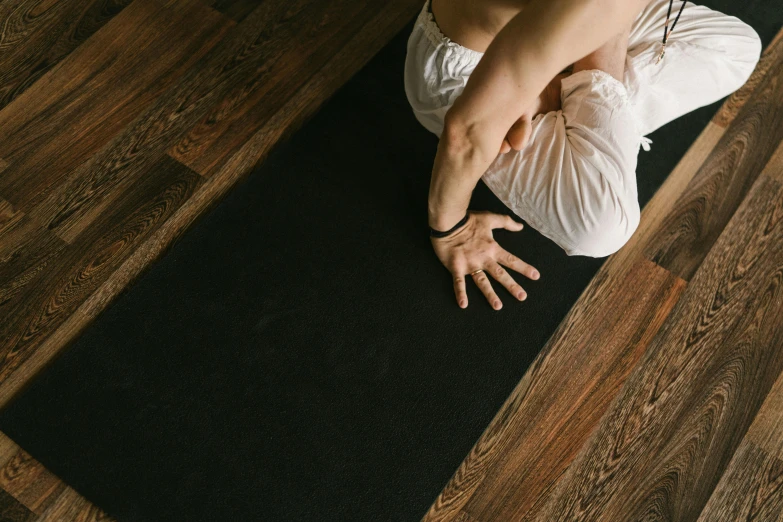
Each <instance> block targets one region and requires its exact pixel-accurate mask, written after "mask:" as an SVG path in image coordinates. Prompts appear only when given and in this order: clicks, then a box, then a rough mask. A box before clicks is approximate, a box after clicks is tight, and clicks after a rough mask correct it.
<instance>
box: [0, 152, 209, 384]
mask: <svg viewBox="0 0 783 522" xmlns="http://www.w3.org/2000/svg"><path fill="white" fill-rule="evenodd" d="M200 183H201V177H200V176H198V175H197V174H195V173H194V172H192V171H190V170H188V169H187V168H186V167H184V166H182V165H181V164H179V163H177V162H175V161H173V160H172V159H170V158H169V157H168V156H165V155H164V156H162V157H161V158H160V159H159V160H158V162H156V163H155V164H153V165H152V166H151V167H150V168H148V169H147V172H146V175H145V176H144V177H143V178H142V179H140V180H139V182H138V183H137V185H136V186H135V190H134V191H133V192H132V193H131V194H128V195H127V197H126V198H124V199H123V200H122V201H121V202H120V204H119V205H116V206H115V207H114V208H112V209H111V212H107V213H106V214H104V215H103V216H101V218H100V220H99V222H97V224H96V226H95V227H93V228H91V229H90V230H88V231H87V233H85V234H82V235H80V236H79V238H78V241H76V242H75V243H74V244H73V245H69V247H68V248H67V249H64V250H63V251H62V252H61V253H60V255H59V256H58V259H57V263H51V264H49V265H47V267H46V268H45V269H44V271H43V272H42V274H41V275H39V276H38V277H37V278H36V279H35V280H34V281H32V282H31V283H30V284H28V285H27V286H26V287H25V288H24V289H23V291H22V292H20V293H19V294H18V295H16V296H14V297H13V298H11V299H10V300H9V301H7V302H6V303H4V304H3V305H2V313H3V314H4V315H5V317H6V318H7V320H5V321H2V322H0V339H2V340H3V343H2V346H0V380H6V379H7V377H8V376H9V375H10V374H11V373H12V372H13V371H14V369H15V368H16V367H17V366H18V365H19V364H21V363H22V362H23V361H24V360H25V359H27V358H28V357H29V356H30V355H31V354H32V353H33V352H34V351H35V349H36V348H37V347H38V346H39V345H40V344H41V342H42V340H44V339H46V338H47V337H48V336H49V335H51V333H52V332H53V331H55V330H56V329H57V328H58V327H59V326H60V325H61V324H62V322H63V321H65V319H66V318H67V317H68V316H70V314H72V313H73V311H74V310H75V309H76V308H78V306H79V305H81V304H82V302H83V301H84V300H85V299H86V298H87V297H88V296H89V295H90V294H91V293H92V292H94V291H95V289H96V288H98V287H99V286H100V285H101V284H102V283H103V282H104V281H105V280H106V279H107V278H108V277H109V276H110V275H111V274H112V272H114V270H116V269H117V267H119V266H120V265H121V264H122V262H123V261H125V259H127V257H128V256H129V255H130V254H131V253H132V252H133V251H134V250H135V248H136V247H137V246H138V245H139V244H140V243H142V242H143V241H144V240H145V239H146V238H147V237H149V235H151V234H152V233H154V232H155V230H156V229H157V228H158V227H160V225H161V224H162V223H164V222H165V221H166V219H167V218H169V217H170V216H171V214H172V213H173V212H174V211H176V209H177V208H179V207H180V206H181V205H182V204H183V202H185V201H187V200H188V198H190V197H191V195H192V194H193V192H194V191H195V190H196V189H197V187H198V186H199V184H200Z"/></svg>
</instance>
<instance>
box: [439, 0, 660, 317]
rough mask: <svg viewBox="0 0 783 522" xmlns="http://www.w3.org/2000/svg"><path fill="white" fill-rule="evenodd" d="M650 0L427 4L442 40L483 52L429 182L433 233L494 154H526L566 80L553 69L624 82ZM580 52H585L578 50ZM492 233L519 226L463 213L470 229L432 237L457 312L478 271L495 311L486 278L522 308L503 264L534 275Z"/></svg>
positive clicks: (461, 208) (453, 112)
mask: <svg viewBox="0 0 783 522" xmlns="http://www.w3.org/2000/svg"><path fill="white" fill-rule="evenodd" d="M648 1H649V0H519V1H513V0H510V1H505V2H504V1H503V0H497V1H487V2H485V1H480V2H479V1H478V0H448V1H446V0H433V3H432V11H433V14H434V16H435V19H436V20H437V23H438V25H439V27H440V28H441V31H442V32H443V34H445V35H446V36H448V37H449V38H450V39H451V40H452V41H454V42H456V43H458V44H460V45H463V46H464V47H467V48H469V49H473V50H475V51H479V52H483V53H485V54H484V56H483V57H482V60H481V61H480V62H479V64H478V65H477V66H476V68H475V70H474V72H473V73H472V75H471V77H470V79H469V81H468V83H467V85H466V87H465V90H464V91H463V93H462V95H461V96H460V97H459V98H457V101H456V102H455V103H454V106H453V107H452V108H451V109H450V110H449V112H448V114H447V115H446V122H445V128H444V132H443V135H442V136H441V140H440V142H439V145H438V152H437V154H436V157H435V165H434V167H433V173H432V179H431V182H430V194H429V224H430V226H431V227H433V228H435V229H438V230H447V229H450V228H451V227H452V226H454V224H455V223H457V222H458V221H459V220H460V219H461V218H462V217H463V216H464V215H465V213H466V209H467V206H468V203H469V201H470V196H471V194H472V192H473V189H474V188H475V186H476V183H478V180H479V179H480V178H481V176H482V174H483V173H484V172H485V171H486V169H487V168H488V167H489V165H490V164H491V163H492V161H494V159H495V158H496V157H497V154H498V151H500V153H504V152H508V151H509V150H511V148H514V149H516V150H521V149H522V148H524V145H525V144H526V143H527V140H528V139H529V137H530V131H531V120H532V119H533V118H534V117H535V116H536V115H537V114H539V113H542V112H543V113H546V112H549V111H550V110H557V109H559V108H560V107H559V101H560V80H561V79H562V78H563V77H564V76H565V74H562V73H558V72H559V71H563V69H565V68H566V67H567V66H568V65H569V64H573V72H574V73H576V72H579V71H581V70H589V69H599V70H602V71H605V72H607V73H609V74H611V75H612V76H614V77H615V78H617V79H618V80H620V81H622V80H623V74H624V66H625V53H626V49H627V44H628V36H629V32H630V27H631V22H632V21H633V19H634V18H635V16H636V15H637V14H638V13H639V11H641V9H642V8H644V6H645V5H646V3H647V2H648ZM585 49H587V50H588V51H589V53H588V54H586V55H584V54H582V53H581V51H584V50H585ZM579 50H581V51H579ZM555 93H556V96H555ZM554 107H556V108H554ZM494 228H505V229H507V230H512V231H518V230H521V229H522V224H521V223H518V222H517V221H515V220H514V219H513V218H511V217H510V216H506V215H500V214H493V213H490V212H469V213H468V221H467V223H466V224H465V225H463V226H462V227H461V228H460V229H458V230H457V231H456V232H454V233H452V234H451V235H449V236H447V237H445V238H431V242H432V245H433V248H434V250H435V253H436V255H437V256H438V258H439V259H440V260H441V262H442V263H443V264H444V266H446V268H447V269H448V270H449V272H451V274H452V278H453V282H454V293H455V296H456V299H457V303H458V305H459V306H460V307H461V308H465V307H467V305H468V297H467V293H466V276H467V275H469V274H471V273H472V272H475V271H476V270H479V269H481V270H483V272H479V273H477V274H475V275H472V278H473V280H474V282H475V283H476V285H477V286H478V287H479V288H480V289H481V292H482V293H483V294H484V296H485V298H486V299H487V301H488V302H489V303H490V305H491V306H492V307H493V308H494V309H495V310H500V308H502V306H503V305H502V302H501V301H500V298H499V297H498V296H497V294H496V293H495V291H494V289H493V288H492V284H491V283H490V280H489V278H488V277H487V274H491V275H492V277H493V278H494V279H495V280H497V281H498V282H499V283H500V284H502V285H503V286H504V287H505V288H506V289H507V290H508V291H509V292H510V293H511V295H513V296H515V297H516V298H517V299H518V300H520V301H521V300H524V299H525V298H526V297H527V294H526V292H525V291H524V289H523V288H522V287H521V286H520V285H519V284H518V283H517V282H516V281H515V280H514V278H513V277H512V276H511V275H510V274H509V273H508V272H507V271H506V269H505V268H504V266H505V267H508V268H511V269H513V270H515V271H517V272H519V273H521V274H523V275H525V276H527V277H528V278H530V279H538V278H539V277H540V274H539V272H538V271H537V270H536V269H535V268H534V267H532V266H531V265H529V264H527V263H525V262H524V261H522V260H521V259H519V258H518V257H516V256H514V255H513V254H511V253H510V252H508V251H506V250H505V249H503V248H502V247H501V246H500V245H499V244H498V243H497V242H496V241H495V240H494V238H493V235H492V229H494Z"/></svg>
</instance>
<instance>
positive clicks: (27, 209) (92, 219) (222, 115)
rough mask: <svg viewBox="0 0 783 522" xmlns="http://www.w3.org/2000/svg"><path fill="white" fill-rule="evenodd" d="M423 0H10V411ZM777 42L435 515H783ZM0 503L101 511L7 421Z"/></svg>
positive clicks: (2, 102) (5, 10)
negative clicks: (20, 394)
mask: <svg viewBox="0 0 783 522" xmlns="http://www.w3.org/2000/svg"><path fill="white" fill-rule="evenodd" d="M420 7H421V2H420V1H419V0H416V1H412V0H401V1H398V2H393V3H387V2H381V1H379V0H373V1H370V0H364V1H361V0H360V1H358V2H357V1H351V2H349V1H348V0H330V1H329V2H313V1H311V0H290V1H282V0H266V1H264V2H254V1H252V0H214V1H212V0H176V1H174V0H172V1H168V2H158V1H153V0H73V1H71V2H55V3H44V4H41V3H38V2H35V1H32V0H17V1H14V2H9V1H5V0H0V20H2V21H3V24H0V42H2V52H1V53H0V129H3V131H2V135H1V136H0V317H1V318H2V321H0V405H2V404H3V403H5V402H6V401H8V400H9V399H10V397H11V396H12V395H13V394H14V393H15V392H16V391H18V390H19V389H20V387H21V386H23V385H24V383H25V382H27V381H28V380H29V379H31V378H32V377H33V376H34V375H35V373H36V372H37V371H38V370H39V369H40V368H42V367H43V366H44V365H45V364H46V363H47V362H48V361H49V360H50V359H51V358H52V357H53V356H54V355H55V354H56V353H57V352H58V351H59V350H60V349H61V348H62V347H63V346H64V345H66V344H67V343H68V342H69V341H70V340H71V339H73V338H74V337H75V336H77V335H78V334H79V333H80V332H81V331H82V330H83V329H84V328H85V326H86V325H87V324H88V323H89V322H90V321H91V320H92V319H93V318H94V317H95V316H96V315H97V314H98V313H99V312H100V311H101V310H103V309H104V308H105V307H106V306H107V305H108V304H109V303H110V302H111V301H112V299H113V298H114V297H115V296H117V295H118V294H119V293H120V292H121V291H122V290H123V288H125V287H126V286H127V285H128V284H129V283H130V282H131V281H133V280H134V279H135V278H136V277H138V275H139V274H140V273H141V272H142V271H143V270H144V269H145V268H146V267H148V266H149V265H150V264H151V263H153V262H154V261H155V259H157V258H158V257H159V256H160V255H161V254H162V253H163V252H164V251H165V250H166V248H167V247H168V246H169V245H170V244H171V243H172V242H173V241H174V240H176V238H177V237H179V236H180V235H181V234H182V233H183V231H184V230H186V229H187V228H188V226H189V225H190V224H191V223H192V222H193V221H194V220H195V219H196V218H198V217H199V216H200V215H202V214H203V213H204V212H206V211H207V210H209V209H210V208H211V207H212V206H213V205H214V204H215V203H216V202H217V201H218V200H219V199H220V198H221V197H222V196H224V195H225V194H226V193H227V192H228V191H229V190H230V189H231V187H232V186H234V185H235V184H236V183H237V181H239V180H240V179H242V178H243V177H244V176H245V175H247V174H249V173H250V172H251V171H252V170H253V168H254V167H255V165H257V164H258V163H259V162H260V161H263V159H264V158H265V157H266V155H267V154H268V153H269V151H270V149H271V148H272V147H273V146H274V145H275V144H276V143H277V142H278V141H280V140H281V139H283V138H285V137H286V136H288V135H290V134H291V133H292V132H294V131H295V130H296V129H297V128H298V127H299V126H300V125H301V124H302V123H303V122H304V121H306V120H307V118H308V117H309V115H311V114H312V113H313V112H314V111H315V109H316V108H317V107H318V106H319V105H320V104H321V103H322V102H323V101H324V100H325V99H327V98H328V97H329V96H330V95H331V94H332V93H334V91H335V90H336V89H337V88H339V87H340V86H341V85H342V84H343V83H344V82H345V81H346V80H347V79H348V78H350V76H351V75H353V74H354V73H355V72H356V71H358V70H359V69H360V68H361V66H362V65H364V63H366V62H367V61H368V60H369V59H370V58H371V57H372V56H373V55H374V54H375V53H376V52H377V51H378V50H379V49H380V48H381V47H382V46H383V45H385V43H386V42H387V41H388V40H389V39H390V38H391V36H393V35H394V34H395V33H396V32H398V31H399V30H400V29H401V28H402V27H403V26H404V25H405V24H406V23H407V22H408V21H410V19H411V18H412V17H413V16H415V14H416V12H417V11H418V9H419V8H420ZM782 90H783V37H781V35H778V37H777V39H776V40H775V41H774V42H773V43H772V44H771V45H770V46H769V47H768V49H767V50H766V51H765V54H764V57H763V59H762V62H761V63H760V64H759V66H758V67H757V71H756V73H754V76H753V78H752V79H751V80H750V81H749V82H748V84H747V85H746V86H745V87H744V88H743V89H741V90H740V91H738V92H737V93H735V94H734V95H733V96H732V97H731V98H730V99H729V100H728V101H727V102H726V103H725V104H724V106H723V108H722V109H721V111H720V112H719V113H718V114H717V115H716V116H715V118H713V121H712V122H711V123H710V124H709V125H708V126H707V127H706V128H705V129H704V132H703V133H702V134H701V136H700V137H699V139H698V140H697V141H696V142H695V143H694V144H693V146H692V147H691V148H690V150H689V151H688V153H687V155H686V156H685V157H684V158H683V159H682V161H681V162H680V164H679V165H678V166H677V168H676V169H675V170H674V172H672V174H671V175H670V176H669V177H668V179H667V181H666V183H665V185H664V186H663V187H662V188H661V189H660V190H659V191H658V193H657V194H656V196H655V198H654V199H653V200H652V201H651V202H650V203H648V204H647V206H646V207H645V209H644V212H643V216H642V223H641V225H640V228H639V230H638V231H637V233H636V234H635V236H634V238H633V239H632V240H631V242H630V243H629V244H628V245H626V246H625V247H624V248H623V249H622V250H621V251H620V252H618V253H617V254H615V255H613V256H612V257H611V258H610V259H609V260H608V261H607V263H606V264H605V265H604V267H603V268H602V269H601V271H600V272H599V273H598V274H597V275H596V277H595V278H594V280H593V281H592V283H591V284H590V286H589V287H588V288H587V290H586V291H585V292H584V294H583V295H582V296H581V298H580V299H579V301H578V302H577V303H576V305H575V306H574V308H573V309H572V310H571V312H570V313H569V315H568V316H567V317H566V318H565V319H564V321H563V322H562V324H561V325H560V327H559V329H558V330H557V332H556V333H555V335H554V336H553V337H552V339H551V340H550V342H549V343H548V344H547V346H546V347H545V349H544V350H543V351H542V353H541V354H540V355H539V357H538V358H537V359H536V361H535V363H534V364H533V365H532V366H531V368H530V369H529V371H528V372H527V373H526V374H525V376H524V378H523V379H522V381H521V382H520V383H519V385H518V386H517V388H516V389H515V391H514V393H513V394H512V395H511V396H510V397H509V398H508V400H507V401H506V403H505V405H504V406H503V408H502V409H501V411H499V412H498V414H497V416H496V418H495V419H494V421H493V422H492V424H491V425H490V426H489V427H488V428H487V430H486V432H485V433H484V435H483V436H482V437H481V439H480V440H479V441H478V442H477V443H476V446H475V447H474V449H473V451H472V452H471V453H470V454H469V455H468V456H467V457H466V459H465V461H464V462H463V464H462V466H461V467H460V468H459V469H458V470H457V471H456V473H455V475H454V477H453V478H452V480H451V482H450V483H449V484H448V485H447V487H446V488H445V489H444V491H443V492H442V493H441V495H440V496H439V497H438V499H437V500H436V501H435V503H434V504H433V506H432V508H431V510H430V512H429V513H428V515H427V516H426V517H425V520H427V521H435V520H441V521H455V522H457V521H459V522H489V521H506V520H534V519H535V520H547V521H550V520H613V521H614V520H679V521H690V520H696V519H698V520H699V521H700V522H707V521H710V522H711V521H724V520H725V521H729V520H732V521H733V520H759V521H767V520H778V519H781V520H783V516H782V515H781V513H783V511H782V510H783V376H781V370H783V289H782V288H781V285H783V145H782V143H783V92H782ZM0 520H9V521H47V522H48V521H70V520H74V521H75V520H78V521H82V522H88V521H97V520H109V517H107V516H106V515H105V514H103V513H102V512H101V511H100V509H98V508H96V507H95V506H93V505H91V504H90V503H89V502H88V501H87V500H85V499H84V498H82V497H81V496H79V494H78V493H76V492H75V491H74V490H73V489H71V488H70V487H68V486H67V485H66V484H64V483H63V482H62V481H60V480H59V479H58V478H57V477H55V476H54V475H52V474H51V473H50V472H49V471H48V470H46V469H45V468H44V467H43V466H42V465H41V464H40V463H38V462H36V461H35V460H34V459H33V458H32V457H30V455H28V454H26V453H25V452H24V451H23V450H21V449H20V448H19V447H18V446H17V445H16V444H15V443H14V442H13V441H11V440H10V439H8V438H7V437H5V436H2V434H0Z"/></svg>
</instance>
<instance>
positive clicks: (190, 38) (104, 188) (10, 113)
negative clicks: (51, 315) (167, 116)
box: [0, 0, 233, 242]
mask: <svg viewBox="0 0 783 522" xmlns="http://www.w3.org/2000/svg"><path fill="white" fill-rule="evenodd" d="M232 25H233V22H231V23H227V22H226V20H225V18H224V17H223V16H222V15H220V14H219V13H216V12H214V11H213V10H212V9H210V8H208V7H206V6H204V5H202V4H201V3H199V2H198V1H196V0H180V1H178V2H176V4H174V5H167V4H164V3H160V2H157V1H154V0H135V1H134V2H133V3H132V4H131V5H129V6H128V7H127V8H126V9H124V10H123V11H122V12H121V13H120V14H119V15H118V16H117V17H115V18H114V19H113V20H112V21H111V22H110V23H108V24H107V25H106V26H104V27H103V28H102V29H101V30H99V31H98V32H97V33H96V34H95V35H93V37H92V38H91V39H90V40H88V41H87V42H86V43H85V44H84V45H82V46H81V47H79V49H77V50H76V51H74V52H73V53H72V54H71V55H70V56H69V57H68V58H67V59H66V60H65V61H64V62H63V64H62V65H61V67H59V68H58V69H57V70H56V71H53V72H54V73H55V74H51V75H49V76H47V77H46V78H44V79H42V80H41V81H40V82H38V83H36V84H35V85H34V86H33V87H31V88H30V89H28V91H26V92H25V94H23V95H22V96H20V97H19V98H18V99H17V100H16V102H14V103H12V104H11V105H9V106H8V107H6V108H5V109H4V110H2V111H0V127H5V128H7V130H8V135H7V137H6V138H5V139H3V140H0V150H3V151H4V152H3V153H2V156H3V157H4V158H5V159H6V160H7V161H8V162H9V166H8V168H7V169H6V170H5V172H4V173H3V176H2V177H0V187H2V188H0V193H2V194H3V195H4V196H5V197H6V199H8V200H9V201H10V202H11V203H13V204H14V205H16V206H17V207H18V208H20V209H21V210H23V211H25V212H27V213H28V214H29V215H30V216H31V217H32V218H33V219H34V220H36V221H37V222H39V223H41V224H42V225H44V226H45V227H46V228H47V229H49V230H52V231H54V232H55V233H57V234H58V235H59V236H60V237H61V238H63V239H64V240H66V241H68V242H72V241H73V240H74V238H75V236H76V235H78V234H79V233H80V232H82V231H83V230H84V228H85V227H86V225H87V224H89V222H90V219H94V218H95V216H97V215H98V214H100V213H102V212H104V211H105V209H106V207H107V206H108V204H109V203H110V202H111V201H112V199H113V198H112V197H111V196H116V195H117V194H118V193H121V192H122V191H123V190H122V188H124V187H126V186H128V185H130V184H132V183H133V182H134V181H135V178H134V177H133V174H135V173H137V172H138V171H139V170H138V169H133V168H131V167H130V166H129V164H132V163H134V162H137V163H138V162H145V163H147V164H149V162H150V161H151V160H154V156H149V155H141V156H140V155H138V152H139V151H137V150H135V149H133V148H129V149H119V148H117V147H113V146H112V143H113V142H112V138H114V137H115V135H116V134H117V133H118V132H119V131H120V130H121V129H122V128H123V127H125V126H126V125H127V124H128V123H129V122H130V121H132V120H133V119H134V118H136V117H137V116H138V115H139V114H140V113H141V112H142V111H143V110H144V109H146V108H147V107H148V106H149V105H150V103H151V102H153V101H154V100H155V99H156V98H157V97H158V96H159V95H160V94H161V93H163V92H165V91H166V89H167V88H168V87H170V86H171V85H172V84H173V83H174V82H175V81H176V80H177V79H179V78H180V77H181V76H182V74H183V72H184V71H186V70H188V69H189V68H190V67H191V66H192V65H193V64H194V63H196V62H197V61H198V59H199V58H200V57H201V56H203V54H205V53H206V52H207V51H208V50H209V49H211V48H212V47H213V46H214V45H215V44H216V43H217V41H219V40H220V39H221V38H222V36H223V33H224V32H225V31H226V30H227V29H228V28H229V27H231V26H232ZM131 27H133V28H135V29H134V30H130V29H129V28H131ZM164 50H165V52H164ZM85 64H89V65H88V66H86V67H85ZM32 107H34V109H33V108H32ZM72 128H77V129H81V130H80V132H73V131H72V130H71V129H72ZM107 144H108V145H107ZM104 147H105V148H106V149H109V151H108V152H106V153H104V154H102V155H96V154H95V153H96V152H97V151H99V150H101V149H104ZM107 156H108V158H107ZM98 158H100V159H102V160H103V163H98V164H97V165H96V161H95V160H96V159H98ZM53 160H54V161H53ZM107 161H110V162H111V167H112V168H110V169H107V168H105V162H107ZM30 172H45V175H38V176H30V175H29V173H30ZM118 185H119V186H120V187H118ZM85 216H89V218H85Z"/></svg>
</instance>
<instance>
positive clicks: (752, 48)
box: [727, 20, 763, 90]
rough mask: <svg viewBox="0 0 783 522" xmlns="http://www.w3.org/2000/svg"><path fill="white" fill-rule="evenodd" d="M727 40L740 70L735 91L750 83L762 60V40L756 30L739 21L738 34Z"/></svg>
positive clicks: (730, 51)
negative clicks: (751, 76) (749, 79)
mask: <svg viewBox="0 0 783 522" xmlns="http://www.w3.org/2000/svg"><path fill="white" fill-rule="evenodd" d="M727 38H729V39H730V43H728V44H727V47H728V48H729V54H730V56H731V60H732V62H733V63H734V64H735V66H737V68H738V71H739V73H738V76H737V84H736V86H735V88H734V90H737V89H739V88H740V87H742V86H743V85H744V84H745V82H747V81H748V78H750V75H751V74H752V73H753V71H754V70H755V69H756V65H757V64H758V62H759V60H760V59H761V51H762V47H763V46H762V43H761V38H760V37H759V35H758V33H757V32H756V30H755V29H753V28H752V27H751V26H749V25H748V24H746V23H745V22H742V21H739V20H737V33H736V34H733V35H731V36H728V37H727Z"/></svg>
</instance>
